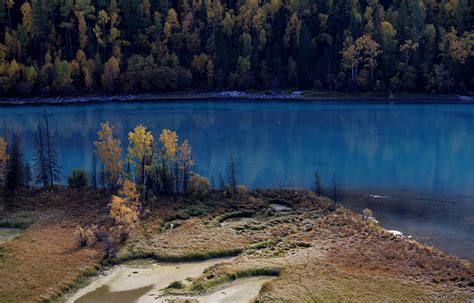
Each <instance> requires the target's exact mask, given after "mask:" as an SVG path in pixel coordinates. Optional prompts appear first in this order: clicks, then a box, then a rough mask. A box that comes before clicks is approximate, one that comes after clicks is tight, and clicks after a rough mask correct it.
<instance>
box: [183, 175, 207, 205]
mask: <svg viewBox="0 0 474 303" xmlns="http://www.w3.org/2000/svg"><path fill="white" fill-rule="evenodd" d="M209 188H210V186H209V180H207V178H205V177H202V176H200V175H199V174H193V175H192V176H191V178H190V179H189V181H188V187H187V194H188V195H190V196H192V197H193V198H197V199H201V198H205V197H206V196H207V195H208V194H209Z"/></svg>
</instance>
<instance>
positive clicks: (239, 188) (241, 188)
mask: <svg viewBox="0 0 474 303" xmlns="http://www.w3.org/2000/svg"><path fill="white" fill-rule="evenodd" d="M247 191H248V190H247V187H246V186H245V185H237V195H238V196H239V197H244V196H245V195H246V194H247Z"/></svg>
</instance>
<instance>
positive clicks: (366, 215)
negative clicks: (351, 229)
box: [362, 208, 374, 221]
mask: <svg viewBox="0 0 474 303" xmlns="http://www.w3.org/2000/svg"><path fill="white" fill-rule="evenodd" d="M373 215H374V214H373V212H372V210H371V209H369V208H365V209H364V210H363V211H362V220H364V221H367V220H368V219H369V218H371V217H373Z"/></svg>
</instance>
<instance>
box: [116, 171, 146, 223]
mask: <svg viewBox="0 0 474 303" xmlns="http://www.w3.org/2000/svg"><path fill="white" fill-rule="evenodd" d="M139 199H140V195H139V193H138V191H137V187H136V185H135V183H134V182H132V181H130V180H124V181H123V182H122V184H121V188H120V190H119V192H118V195H113V196H112V199H111V202H110V204H109V208H110V217H111V218H112V219H113V220H114V223H115V225H123V226H126V227H127V228H130V229H131V228H133V227H135V224H136V222H137V221H138V219H139V217H140V201H139Z"/></svg>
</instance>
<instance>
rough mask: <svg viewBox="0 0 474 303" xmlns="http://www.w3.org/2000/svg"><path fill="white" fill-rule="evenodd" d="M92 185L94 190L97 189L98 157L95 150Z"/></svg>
mask: <svg viewBox="0 0 474 303" xmlns="http://www.w3.org/2000/svg"><path fill="white" fill-rule="evenodd" d="M91 187H92V188H93V189H94V190H95V189H97V158H96V154H95V152H92V163H91Z"/></svg>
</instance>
